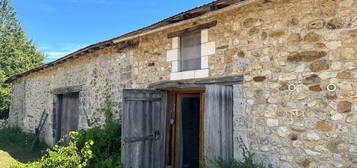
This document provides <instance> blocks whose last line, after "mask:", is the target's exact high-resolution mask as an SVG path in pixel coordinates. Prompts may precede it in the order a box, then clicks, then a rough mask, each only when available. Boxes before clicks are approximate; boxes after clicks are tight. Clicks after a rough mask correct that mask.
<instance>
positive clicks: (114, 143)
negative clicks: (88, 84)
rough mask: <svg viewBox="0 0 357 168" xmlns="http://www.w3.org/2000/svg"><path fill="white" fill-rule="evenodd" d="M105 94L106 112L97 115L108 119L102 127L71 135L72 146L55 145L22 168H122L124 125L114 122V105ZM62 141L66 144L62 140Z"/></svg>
mask: <svg viewBox="0 0 357 168" xmlns="http://www.w3.org/2000/svg"><path fill="white" fill-rule="evenodd" d="M109 99H110V96H109V94H108V92H106V93H105V101H104V106H103V108H101V109H99V110H98V111H100V112H102V113H103V114H104V116H105V124H104V125H103V126H95V127H93V128H90V129H88V130H81V131H78V132H71V133H70V139H69V143H68V144H67V145H64V146H58V145H55V146H54V147H53V148H52V149H50V150H48V154H46V155H45V156H43V157H42V158H41V160H39V161H37V162H33V163H30V164H26V165H17V167H19V168H53V167H59V168H73V167H76V168H77V167H78V168H84V167H88V168H122V166H121V162H120V161H121V160H120V158H121V157H120V156H121V122H120V120H116V121H114V120H113V118H112V110H111V107H112V105H111V102H110V100H109ZM61 141H63V140H61Z"/></svg>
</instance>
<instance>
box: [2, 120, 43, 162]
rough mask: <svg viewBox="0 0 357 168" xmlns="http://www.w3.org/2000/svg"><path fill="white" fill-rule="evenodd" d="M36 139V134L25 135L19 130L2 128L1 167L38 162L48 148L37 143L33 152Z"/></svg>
mask: <svg viewBox="0 0 357 168" xmlns="http://www.w3.org/2000/svg"><path fill="white" fill-rule="evenodd" d="M34 138H35V135H34V134H30V133H24V132H22V131H21V130H20V129H18V128H9V127H7V126H5V127H3V128H0V167H1V168H7V167H9V166H10V165H11V164H13V163H16V162H20V163H27V162H31V161H35V160H38V159H39V158H40V157H41V155H42V151H44V150H45V149H46V148H47V146H46V145H44V144H43V143H37V144H36V145H35V146H34V149H33V150H32V149H31V146H32V141H33V139H34Z"/></svg>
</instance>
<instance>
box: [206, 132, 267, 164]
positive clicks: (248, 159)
mask: <svg viewBox="0 0 357 168" xmlns="http://www.w3.org/2000/svg"><path fill="white" fill-rule="evenodd" d="M239 147H240V148H241V149H242V156H243V160H242V161H238V160H235V159H231V160H223V159H222V158H218V159H214V160H210V161H209V164H210V165H212V166H213V167H215V168H272V165H271V164H270V163H255V162H254V153H252V152H250V151H249V149H248V148H247V146H246V145H245V144H244V142H243V140H242V138H239Z"/></svg>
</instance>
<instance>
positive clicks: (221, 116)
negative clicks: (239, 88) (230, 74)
mask: <svg viewBox="0 0 357 168" xmlns="http://www.w3.org/2000/svg"><path fill="white" fill-rule="evenodd" d="M205 94H206V96H205V110H206V111H205V153H206V158H207V159H208V160H211V159H217V158H222V159H224V160H226V161H227V160H229V159H231V158H232V157H233V88H232V86H222V85H207V86H206V93H205Z"/></svg>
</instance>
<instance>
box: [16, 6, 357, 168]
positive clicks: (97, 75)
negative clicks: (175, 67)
mask: <svg viewBox="0 0 357 168" xmlns="http://www.w3.org/2000/svg"><path fill="white" fill-rule="evenodd" d="M214 20H217V21H218V23H217V25H216V26H215V27H212V28H210V29H209V30H208V40H209V41H212V42H215V46H216V48H215V54H214V55H210V56H209V58H208V64H209V77H218V76H227V75H237V74H243V75H244V84H243V85H242V86H235V87H234V118H233V120H234V145H235V153H234V155H235V157H236V158H240V157H241V156H240V151H239V142H238V140H239V137H241V138H242V139H243V141H244V142H245V143H246V144H247V145H248V147H249V148H250V149H251V150H252V151H254V152H256V159H257V160H263V161H266V162H269V163H272V164H273V165H274V166H276V167H284V168H287V167H354V166H355V167H356V164H357V105H356V102H357V91H356V90H357V82H356V80H357V70H356V69H357V66H356V63H357V1H356V0H269V1H264V3H261V2H259V3H255V4H251V5H248V6H245V7H242V8H236V9H234V10H230V11H227V12H224V13H221V14H218V15H211V16H208V17H204V18H201V19H198V20H196V21H195V22H191V23H187V24H184V25H181V26H179V27H174V28H169V29H165V30H163V31H160V32H156V33H152V34H149V35H145V36H142V37H139V38H138V40H139V45H138V46H137V48H135V49H127V50H125V51H121V52H118V51H117V50H115V48H110V49H106V50H103V51H98V52H96V53H94V54H91V55H87V56H85V57H82V58H79V59H77V60H74V61H71V62H67V63H64V64H62V65H59V66H56V67H55V68H50V69H48V70H45V71H41V72H37V73H33V74H32V75H30V76H27V77H25V78H23V79H21V80H18V81H17V83H16V84H15V85H14V93H15V94H14V96H13V105H12V106H11V107H12V110H11V115H12V119H13V120H16V119H14V118H16V117H15V114H18V115H16V116H24V117H23V120H22V121H23V123H24V124H23V125H24V126H23V127H24V128H25V129H27V130H29V131H31V130H33V128H34V126H35V123H37V120H38V118H39V115H40V113H41V112H42V111H43V110H46V111H47V110H48V111H49V112H51V109H52V100H53V98H52V97H53V95H52V94H51V93H50V90H51V89H55V88H60V87H66V86H74V85H82V87H83V91H82V92H81V107H80V109H81V110H80V111H81V114H82V115H81V116H82V117H81V121H80V123H81V126H80V127H81V128H86V127H87V125H86V122H87V121H86V117H85V116H86V115H88V116H92V115H93V114H94V113H96V109H97V108H99V107H100V105H101V103H102V102H103V100H102V93H103V91H104V90H105V89H104V88H105V87H106V86H108V88H109V89H110V93H111V94H112V100H113V101H114V106H115V111H116V114H118V115H119V114H120V109H121V89H123V88H146V87H147V85H148V84H150V83H154V82H159V81H163V80H170V73H171V69H172V68H171V62H169V61H167V58H166V53H167V51H168V50H170V49H172V46H171V45H172V40H171V39H169V38H167V34H168V33H171V32H174V31H177V30H179V29H185V28H188V27H191V26H193V25H197V24H202V23H208V22H211V21H214ZM24 86H25V87H24ZM327 86H330V89H331V91H328V89H327ZM333 86H336V90H334V88H333ZM22 87H24V88H25V90H26V91H25V94H22V93H21V91H20V90H21V89H22ZM239 93H243V94H239ZM23 96H25V98H24V99H22V98H21V97H23ZM22 100H24V101H22ZM24 102H25V103H24ZM20 104H23V105H24V108H22V107H21V106H20ZM18 110H23V111H18ZM20 114H22V115H20ZM84 114H86V115H84ZM118 115H117V116H118ZM95 116H100V115H95ZM18 118H19V119H20V120H21V117H18ZM51 124H52V123H51V121H50V122H48V123H47V127H46V128H48V129H49V128H50V125H51ZM46 135H47V136H45V137H51V136H50V135H51V130H47V131H46ZM47 141H48V142H50V141H52V140H51V139H47Z"/></svg>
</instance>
